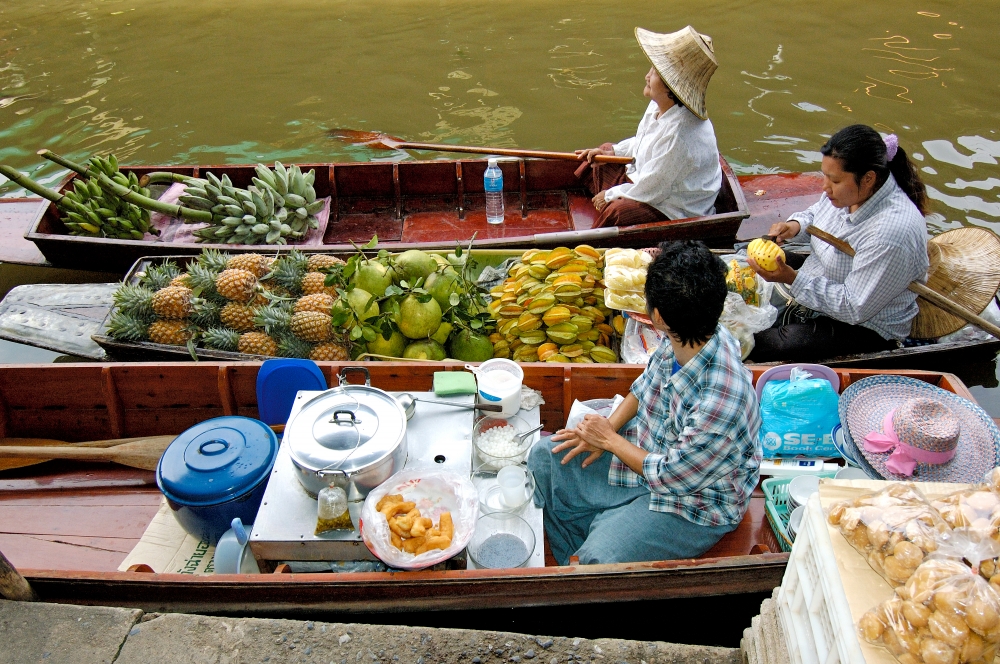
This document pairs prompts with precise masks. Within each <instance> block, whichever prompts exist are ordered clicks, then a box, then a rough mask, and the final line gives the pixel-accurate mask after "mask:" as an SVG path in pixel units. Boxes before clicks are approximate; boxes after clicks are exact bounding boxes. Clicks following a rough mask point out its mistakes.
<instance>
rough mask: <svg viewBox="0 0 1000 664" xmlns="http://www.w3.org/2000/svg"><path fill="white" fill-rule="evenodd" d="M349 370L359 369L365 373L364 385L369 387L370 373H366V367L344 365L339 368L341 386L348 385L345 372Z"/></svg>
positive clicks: (370, 382)
mask: <svg viewBox="0 0 1000 664" xmlns="http://www.w3.org/2000/svg"><path fill="white" fill-rule="evenodd" d="M350 371H361V372H363V373H364V374H365V387H371V385H372V376H371V374H370V373H368V369H366V368H364V367H344V368H343V369H341V370H340V384H341V386H343V385H350V383H348V382H347V374H348V372H350Z"/></svg>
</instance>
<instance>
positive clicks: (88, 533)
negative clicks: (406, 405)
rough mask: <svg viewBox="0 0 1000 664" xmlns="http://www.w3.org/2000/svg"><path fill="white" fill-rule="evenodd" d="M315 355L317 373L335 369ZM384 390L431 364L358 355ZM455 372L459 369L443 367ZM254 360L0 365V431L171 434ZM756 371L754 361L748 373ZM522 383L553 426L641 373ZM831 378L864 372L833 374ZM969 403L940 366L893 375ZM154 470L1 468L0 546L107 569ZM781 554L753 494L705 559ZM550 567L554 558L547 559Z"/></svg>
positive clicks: (35, 564)
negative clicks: (578, 405) (538, 396)
mask: <svg viewBox="0 0 1000 664" xmlns="http://www.w3.org/2000/svg"><path fill="white" fill-rule="evenodd" d="M342 366H344V365H342V364H338V363H321V368H322V370H323V372H324V373H325V374H326V375H327V378H328V381H330V382H331V384H334V381H333V378H334V377H335V376H336V375H337V373H338V372H339V370H340V368H341V367H342ZM366 366H367V367H368V368H370V370H371V371H372V384H373V385H375V386H376V387H380V388H383V389H386V390H411V391H413V390H430V389H431V382H432V379H433V372H434V371H440V370H442V368H443V367H442V365H435V364H424V363H420V364H407V363H366ZM446 366H447V368H448V369H451V370H461V369H462V367H461V365H457V364H456V365H446ZM258 367H259V364H256V363H228V364H227V363H208V362H200V363H183V364H182V363H169V364H156V363H147V364H119V365H101V364H79V365H72V364H66V365H58V364H53V365H35V366H30V365H29V366H16V365H15V366H6V367H3V371H0V437H4V438H13V437H18V438H48V439H55V440H62V441H67V442H78V441H85V440H101V439H108V438H122V437H129V436H144V435H162V434H175V433H179V432H181V431H183V430H184V429H186V428H187V427H189V426H191V425H193V424H195V423H197V422H200V421H203V420H206V419H208V418H211V417H217V416H221V415H232V414H239V415H246V416H250V417H254V416H256V414H257V407H256V397H255V383H256V375H257V370H258ZM763 370H764V368H753V372H754V377H755V379H756V377H758V376H759V375H760V374H761V373H762V372H763ZM524 371H525V384H527V385H529V386H531V387H533V388H535V389H538V390H541V391H542V394H543V396H544V398H545V401H546V403H545V405H543V406H542V421H543V423H544V424H545V427H546V429H548V430H555V429H556V428H558V427H559V426H561V425H562V423H563V422H564V421H565V413H567V412H568V410H569V408H570V406H571V405H572V403H573V400H574V399H581V400H583V399H589V398H598V397H607V396H609V395H611V394H615V393H616V392H617V393H621V394H624V393H625V391H626V390H628V388H629V386H630V385H631V383H632V381H633V380H634V379H635V378H636V377H637V376H638V375H639V373H640V372H641V367H637V366H629V365H551V364H545V363H539V364H537V365H524ZM838 373H839V374H840V376H841V385H842V387H846V386H847V385H849V384H850V383H851V382H852V381H854V380H858V379H860V378H863V377H865V376H867V375H871V374H872V373H875V372H873V371H868V370H854V369H842V370H838ZM899 373H902V374H903V375H908V376H912V377H914V378H919V379H923V380H927V381H928V382H931V383H933V384H936V385H939V386H940V387H942V388H944V389H948V390H951V391H954V392H956V393H958V394H960V395H961V396H963V397H965V398H968V399H971V398H972V395H971V394H970V393H969V391H968V390H967V389H966V387H965V386H964V385H963V384H962V383H961V382H960V381H959V380H958V379H957V378H956V377H955V376H953V375H951V374H940V373H933V372H922V371H906V372H899ZM159 504H160V493H159V491H158V489H157V487H156V483H155V480H154V476H153V473H151V472H148V471H142V470H136V469H131V468H125V467H121V466H115V465H111V464H103V463H102V464H98V463H86V462H69V461H59V462H55V461H50V462H45V463H42V464H38V465H33V466H28V467H24V468H18V469H13V470H6V471H3V472H0V551H2V552H3V553H4V554H5V555H6V556H7V557H8V558H9V559H10V561H11V562H12V563H13V564H14V565H15V566H16V567H18V568H22V569H36V570H44V569H50V570H87V571H96V572H99V571H109V572H110V571H114V570H116V569H117V567H118V565H119V564H120V563H121V561H122V560H124V558H125V556H126V555H127V554H128V552H129V551H131V549H132V547H133V546H134V545H135V543H136V542H137V541H138V540H139V538H140V537H141V536H142V533H143V531H144V530H145V528H146V526H147V525H148V523H149V521H150V520H151V519H152V517H153V515H154V514H155V513H156V510H157V508H158V505H159ZM767 551H771V552H777V551H780V549H779V547H778V545H777V542H776V540H775V537H774V534H773V532H772V531H771V529H770V526H769V525H768V523H767V519H766V517H765V514H764V497H763V494H762V493H761V492H760V491H759V490H758V491H756V492H755V493H754V496H753V498H752V501H751V504H750V508H749V510H748V511H747V515H746V517H745V518H744V520H743V523H742V524H741V525H740V526H739V528H737V529H736V530H735V531H733V532H732V533H730V534H728V535H726V536H725V537H724V538H723V539H722V540H721V541H720V542H719V543H718V544H717V545H716V546H715V547H714V548H713V549H712V550H711V551H709V552H708V553H706V554H705V555H706V557H728V556H742V555H747V554H751V553H761V552H767ZM549 564H554V561H553V560H551V558H549Z"/></svg>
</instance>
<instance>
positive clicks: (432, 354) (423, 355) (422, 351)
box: [403, 339, 445, 361]
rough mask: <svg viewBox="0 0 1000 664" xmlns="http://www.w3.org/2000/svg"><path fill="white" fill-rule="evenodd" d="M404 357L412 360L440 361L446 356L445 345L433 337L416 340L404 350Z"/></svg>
mask: <svg viewBox="0 0 1000 664" xmlns="http://www.w3.org/2000/svg"><path fill="white" fill-rule="evenodd" d="M403 357H405V358H408V359H411V360H434V361H440V360H443V359H444V358H445V353H444V346H442V345H441V344H439V343H438V342H436V341H434V340H433V339H423V340H421V341H414V342H413V343H411V344H410V345H409V346H407V347H406V350H404V351H403Z"/></svg>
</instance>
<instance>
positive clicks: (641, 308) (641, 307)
mask: <svg viewBox="0 0 1000 664" xmlns="http://www.w3.org/2000/svg"><path fill="white" fill-rule="evenodd" d="M604 305H605V306H606V307H608V308H609V309H617V310H618V311H634V312H636V313H640V314H645V313H646V296H645V295H643V294H642V293H617V292H615V291H612V290H607V289H606V290H605V291H604Z"/></svg>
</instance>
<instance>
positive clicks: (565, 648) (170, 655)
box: [0, 602, 741, 664]
mask: <svg viewBox="0 0 1000 664" xmlns="http://www.w3.org/2000/svg"><path fill="white" fill-rule="evenodd" d="M602 619H609V620H610V619H613V617H610V616H608V617H604V618H602ZM580 630H581V631H586V630H587V627H586V626H585V625H581V626H580ZM0 643H3V644H4V645H3V647H0V664H4V663H6V662H12V663H13V662H17V663H20V662H40V661H43V660H44V662H45V663H46V664H48V663H49V662H81V663H83V662H87V663H90V662H114V663H116V664H139V663H142V664H146V663H147V662H156V663H157V664H174V663H178V664H180V663H182V662H183V663H184V664H188V663H192V664H201V663H205V664H208V663H212V664H215V663H222V662H225V663H227V664H243V663H249V662H253V663H255V664H256V663H260V662H267V663H269V664H278V663H284V662H317V663H319V664H329V663H333V664H359V663H361V662H364V663H367V664H372V663H374V662H382V663H385V664H395V663H397V662H401V663H405V664H439V663H450V662H461V663H462V664H487V663H490V664H498V663H499V662H509V663H513V664H517V663H524V664H556V663H557V662H588V663H589V662H601V663H605V662H606V663H608V664H619V663H621V662H627V663H628V664H668V663H669V664H740V662H741V657H740V651H739V650H736V649H730V648H711V647H705V646H688V645H676V644H670V643H663V642H660V641H625V640H621V639H593V640H591V639H583V638H578V639H570V638H562V637H559V638H554V637H545V636H528V635H524V634H511V633H505V632H479V631H474V630H465V629H434V628H424V627H400V626H387V625H358V624H341V623H320V622H310V621H300V620H269V619H261V618H216V617H208V616H198V615H186V614H163V615H146V616H143V615H142V612H140V611H135V610H126V609H111V608H104V607H78V606H66V605H60V604H43V603H25V602H0Z"/></svg>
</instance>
